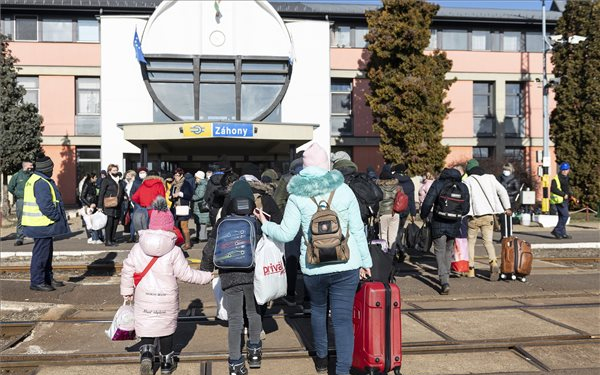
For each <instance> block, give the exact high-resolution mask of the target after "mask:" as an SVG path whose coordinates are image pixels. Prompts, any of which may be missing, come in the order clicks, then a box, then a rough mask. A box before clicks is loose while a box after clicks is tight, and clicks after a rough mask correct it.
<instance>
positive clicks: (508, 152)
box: [473, 146, 525, 161]
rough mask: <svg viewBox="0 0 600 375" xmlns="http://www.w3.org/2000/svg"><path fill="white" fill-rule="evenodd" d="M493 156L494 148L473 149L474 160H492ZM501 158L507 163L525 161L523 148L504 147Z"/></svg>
mask: <svg viewBox="0 0 600 375" xmlns="http://www.w3.org/2000/svg"><path fill="white" fill-rule="evenodd" d="M495 154H496V149H495V147H473V158H475V159H493V158H494V157H495ZM502 156H503V159H505V160H509V161H525V147H510V146H508V147H505V148H504V152H503V153H502Z"/></svg>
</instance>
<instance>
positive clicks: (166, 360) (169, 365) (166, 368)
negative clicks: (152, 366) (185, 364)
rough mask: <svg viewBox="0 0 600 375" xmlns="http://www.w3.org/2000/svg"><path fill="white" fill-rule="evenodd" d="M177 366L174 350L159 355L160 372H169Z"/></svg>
mask: <svg viewBox="0 0 600 375" xmlns="http://www.w3.org/2000/svg"><path fill="white" fill-rule="evenodd" d="M176 368H177V357H175V352H171V353H169V354H167V355H162V354H161V355H160V373H161V374H171V373H173V371H175V369H176Z"/></svg>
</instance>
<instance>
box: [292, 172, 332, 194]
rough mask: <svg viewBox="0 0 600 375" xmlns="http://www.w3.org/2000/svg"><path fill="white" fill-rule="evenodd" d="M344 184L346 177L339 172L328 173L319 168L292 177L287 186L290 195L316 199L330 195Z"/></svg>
mask: <svg viewBox="0 0 600 375" xmlns="http://www.w3.org/2000/svg"><path fill="white" fill-rule="evenodd" d="M343 183H344V176H342V174H341V173H340V172H339V171H336V170H333V171H326V170H324V169H322V168H318V167H307V168H304V169H303V170H302V171H300V173H298V174H297V175H296V176H294V177H292V179H291V180H290V182H289V183H288V185H287V190H288V192H289V193H290V194H294V195H299V196H302V197H314V196H316V195H322V194H325V193H329V192H330V191H332V190H334V189H337V188H338V187H340V186H341V185H342V184H343Z"/></svg>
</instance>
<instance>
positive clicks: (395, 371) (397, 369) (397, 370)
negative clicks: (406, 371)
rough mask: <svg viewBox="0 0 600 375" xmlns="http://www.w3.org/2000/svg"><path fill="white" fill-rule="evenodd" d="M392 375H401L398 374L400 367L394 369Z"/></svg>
mask: <svg viewBox="0 0 600 375" xmlns="http://www.w3.org/2000/svg"><path fill="white" fill-rule="evenodd" d="M394 375H402V373H401V372H400V367H396V368H395V369H394Z"/></svg>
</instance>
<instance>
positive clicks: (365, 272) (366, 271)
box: [358, 268, 371, 280]
mask: <svg viewBox="0 0 600 375" xmlns="http://www.w3.org/2000/svg"><path fill="white" fill-rule="evenodd" d="M358 275H359V276H360V279H361V280H366V279H368V278H369V277H371V269H370V268H361V269H360V271H359V274H358Z"/></svg>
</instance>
